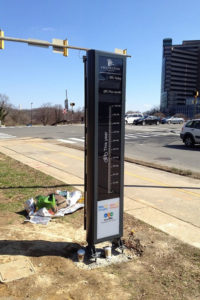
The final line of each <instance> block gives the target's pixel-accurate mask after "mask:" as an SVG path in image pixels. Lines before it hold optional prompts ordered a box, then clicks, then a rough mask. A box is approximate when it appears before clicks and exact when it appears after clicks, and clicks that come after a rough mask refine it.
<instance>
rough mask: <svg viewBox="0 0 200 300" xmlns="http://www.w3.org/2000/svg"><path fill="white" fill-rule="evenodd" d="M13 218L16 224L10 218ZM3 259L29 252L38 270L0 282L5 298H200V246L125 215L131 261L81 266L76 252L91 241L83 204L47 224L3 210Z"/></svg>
mask: <svg viewBox="0 0 200 300" xmlns="http://www.w3.org/2000/svg"><path fill="white" fill-rule="evenodd" d="M9 218H13V222H14V223H13V224H9V221H8V219H9ZM0 220H1V223H0V231H1V236H0V239H1V240H0V264H2V263H5V262H9V261H12V260H13V259H14V258H15V257H18V256H22V257H28V258H29V259H30V260H31V262H32V264H33V266H34V268H35V271H36V274H35V275H32V276H30V277H27V278H22V279H19V280H16V281H13V282H10V283H7V284H0V299H12V300H13V299H17V300H19V299H20V300H21V299H34V300H37V299H38V300H39V299H40V300H47V299H48V300H57V299H59V300H62V299H63V300H64V299H65V300H66V299H69V300H72V299H73V300H76V299H77V300H78V299H84V300H85V299H88V300H90V299H95V300H96V299H97V300H98V299H105V300H107V299H125V300H126V299H127V300H128V299H146V300H151V299H152V300H155V299H158V300H161V299H162V300H163V299H166V300H170V299H173V300H174V299H200V251H199V250H198V249H195V248H192V247H190V246H187V245H185V244H183V243H180V242H179V241H177V240H176V239H173V238H171V237H169V236H168V235H166V234H165V233H163V232H160V231H158V230H155V229H154V228H152V227H150V226H148V225H147V224H145V223H142V222H140V221H138V220H135V219H134V218H133V217H131V216H130V215H127V214H125V216H124V237H123V239H124V242H125V245H127V247H128V248H129V250H130V251H131V253H132V254H133V259H132V260H129V261H127V262H122V263H118V264H113V265H108V266H106V267H102V268H98V269H92V270H88V269H82V268H81V269H80V268H78V267H77V266H76V264H75V263H74V261H73V260H72V256H73V255H72V254H75V253H76V251H77V250H78V249H79V248H80V247H81V246H85V245H86V242H85V231H84V230H83V210H80V211H78V212H76V213H75V214H72V215H67V216H65V217H64V218H61V219H55V220H53V221H51V222H50V223H49V224H48V225H47V226H44V225H35V224H31V223H25V224H23V219H22V217H21V216H20V215H19V214H14V213H13V214H12V215H11V214H10V213H5V214H4V215H3V214H1V218H0Z"/></svg>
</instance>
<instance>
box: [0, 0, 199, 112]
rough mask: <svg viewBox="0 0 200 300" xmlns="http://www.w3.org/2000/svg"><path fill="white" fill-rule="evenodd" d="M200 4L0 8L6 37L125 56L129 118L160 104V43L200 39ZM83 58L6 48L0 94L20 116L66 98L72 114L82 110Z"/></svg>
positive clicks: (39, 3) (39, 2) (66, 3)
mask: <svg viewBox="0 0 200 300" xmlns="http://www.w3.org/2000/svg"><path fill="white" fill-rule="evenodd" d="M199 10H200V1H199V0H191V1H188V0H137V1H136V0H124V1H121V0H120V1H119V0H98V1H97V0H84V1H81V0H73V1H72V0H34V1H30V0H1V1H0V28H1V29H2V30H3V31H4V33H5V36H9V37H17V38H24V39H27V38H33V39H41V40H47V41H49V42H51V40H52V38H58V39H65V38H68V40H69V45H73V46H80V47H86V48H92V49H98V50H105V51H109V52H113V51H114V49H115V48H120V49H125V48H127V49H128V54H130V55H131V56H132V58H128V59H127V85H126V110H140V111H145V110H147V109H149V108H151V107H153V106H155V105H159V103H160V81H161V58H162V40H163V38H166V37H171V38H172V39H173V43H174V44H179V43H182V41H183V40H191V39H200V31H199V28H200V18H199ZM84 54H85V52H83V51H75V50H69V56H68V57H67V58H65V57H63V56H62V55H61V54H56V53H53V52H52V50H51V48H49V49H43V48H36V47H30V46H28V45H26V44H21V43H13V42H5V49H4V50H0V71H1V72H0V93H1V94H6V95H7V96H8V97H9V99H10V102H11V103H12V104H13V105H15V106H16V107H19V105H21V107H22V108H30V106H31V105H30V103H31V102H32V103H33V107H40V106H41V105H42V104H44V103H51V104H52V105H55V104H61V105H64V99H65V90H66V89H67V91H68V98H69V101H71V102H75V104H76V105H75V109H77V108H82V107H83V105H84V90H83V88H84V78H83V63H82V56H83V55H84Z"/></svg>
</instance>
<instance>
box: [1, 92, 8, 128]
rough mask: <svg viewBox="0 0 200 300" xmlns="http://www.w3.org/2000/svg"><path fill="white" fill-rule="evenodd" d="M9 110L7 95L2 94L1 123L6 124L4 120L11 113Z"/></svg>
mask: <svg viewBox="0 0 200 300" xmlns="http://www.w3.org/2000/svg"><path fill="white" fill-rule="evenodd" d="M9 108H10V104H9V98H8V97H7V96H6V95H3V94H0V123H2V124H3V123H4V120H5V118H6V116H7V115H8V113H9Z"/></svg>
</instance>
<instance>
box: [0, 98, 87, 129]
mask: <svg viewBox="0 0 200 300" xmlns="http://www.w3.org/2000/svg"><path fill="white" fill-rule="evenodd" d="M83 117H84V112H83V110H82V109H77V110H76V111H74V112H73V111H71V110H70V111H68V112H67V113H66V114H64V110H63V107H62V106H61V105H54V106H52V105H51V104H50V103H45V104H43V105H42V106H41V107H39V108H35V109H17V108H15V107H14V106H13V105H11V104H10V102H9V98H8V97H7V96H6V95H3V94H0V123H1V124H5V125H6V126H13V125H27V124H33V125H39V124H42V125H55V124H59V123H71V122H73V123H78V122H82V121H83Z"/></svg>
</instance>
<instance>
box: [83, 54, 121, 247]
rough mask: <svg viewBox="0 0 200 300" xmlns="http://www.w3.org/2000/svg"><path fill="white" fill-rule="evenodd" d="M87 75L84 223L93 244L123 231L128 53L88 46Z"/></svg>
mask: <svg viewBox="0 0 200 300" xmlns="http://www.w3.org/2000/svg"><path fill="white" fill-rule="evenodd" d="M86 79H87V85H86V130H85V132H86V153H85V160H86V163H85V169H86V170H85V198H86V220H85V221H86V222H85V224H86V230H87V242H88V244H89V245H94V244H96V243H99V242H101V241H106V240H113V239H120V238H121V236H122V235H123V177H124V111H125V81H126V57H123V56H122V55H118V54H112V53H106V52H101V51H96V50H89V51H88V53H87V58H86Z"/></svg>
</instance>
